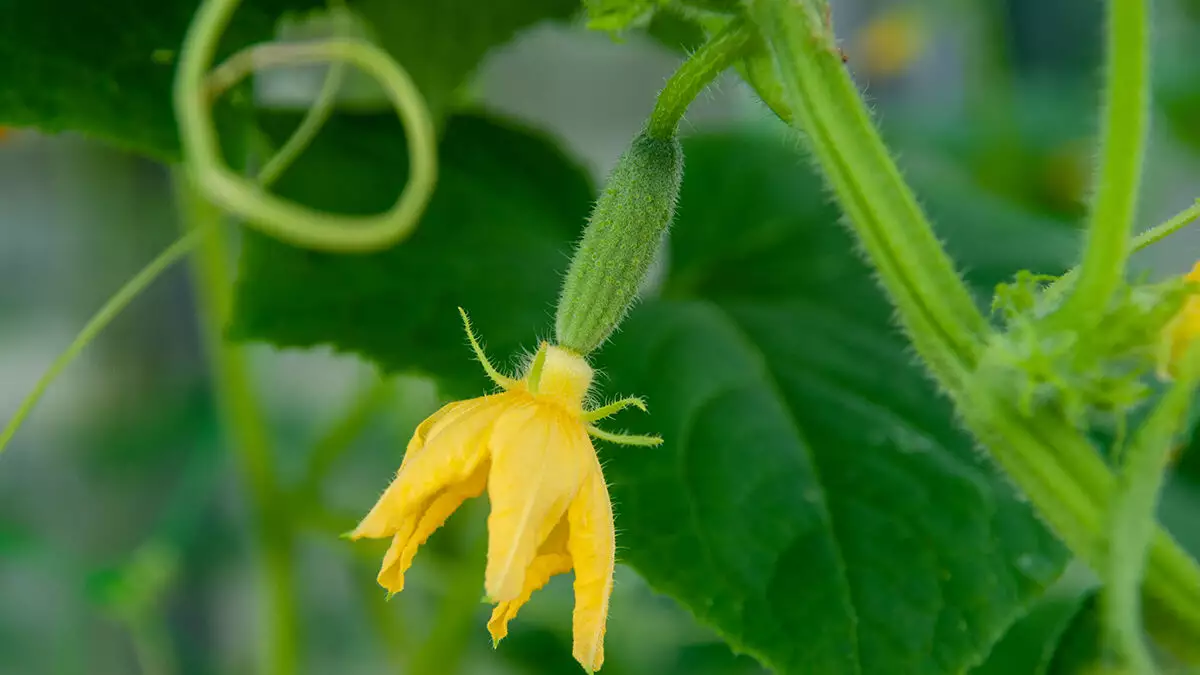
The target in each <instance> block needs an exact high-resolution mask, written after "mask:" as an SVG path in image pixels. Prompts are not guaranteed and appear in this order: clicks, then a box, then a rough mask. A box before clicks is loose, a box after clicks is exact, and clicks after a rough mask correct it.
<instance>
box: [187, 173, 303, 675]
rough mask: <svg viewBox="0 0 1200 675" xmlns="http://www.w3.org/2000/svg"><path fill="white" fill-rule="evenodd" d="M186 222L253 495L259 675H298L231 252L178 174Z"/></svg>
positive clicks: (271, 473) (288, 586) (280, 536)
mask: <svg viewBox="0 0 1200 675" xmlns="http://www.w3.org/2000/svg"><path fill="white" fill-rule="evenodd" d="M175 187H176V191H177V194H178V196H179V203H180V210H181V216H182V219H183V222H184V223H185V226H186V228H187V229H188V230H190V231H195V232H199V233H200V237H201V241H200V246H199V248H198V249H197V251H196V255H195V256H194V264H193V270H194V272H193V274H194V277H195V284H196V293H197V299H198V303H199V305H200V316H201V320H202V326H203V331H204V338H205V345H206V348H207V351H208V357H209V362H210V364H211V367H212V369H213V373H214V376H215V383H214V384H215V387H216V393H217V400H218V403H219V405H220V410H221V414H222V418H223V420H224V424H225V426H226V428H227V430H228V432H229V434H230V436H231V441H232V445H233V449H234V451H235V453H236V457H237V459H238V461H239V464H240V468H241V472H242V476H243V479H244V480H245V481H246V483H247V488H248V493H249V495H250V501H251V509H252V512H253V517H254V523H255V528H256V529H257V530H258V535H259V539H260V542H261V546H262V550H261V551H260V552H259V556H258V561H259V564H260V570H259V575H260V581H261V583H262V593H263V595H264V600H265V602H264V603H263V605H262V606H263V608H264V609H265V615H264V616H263V617H262V619H263V622H264V630H263V634H264V636H265V639H264V642H265V643H266V645H267V649H266V650H264V663H263V664H262V667H261V668H259V669H258V672H261V673H265V674H266V675H292V674H293V673H295V672H296V671H297V645H298V643H297V631H298V626H297V621H296V619H297V613H296V603H295V594H294V588H295V570H294V568H293V565H292V535H291V531H290V528H289V527H288V524H287V522H286V519H285V518H284V514H283V513H281V511H280V508H281V507H282V506H283V504H284V500H283V499H282V497H283V495H281V494H280V491H279V489H278V487H277V485H276V482H275V469H274V467H273V460H272V456H271V454H272V453H271V448H270V442H269V437H268V434H267V429H266V423H265V422H264V415H263V412H262V410H261V408H260V406H259V403H258V399H257V398H256V396H255V394H254V391H253V387H252V384H251V381H250V372H249V368H248V366H247V363H246V358H245V354H244V352H243V351H242V350H241V348H239V347H237V346H234V345H232V344H230V343H228V342H226V341H225V340H224V339H223V336H222V327H223V326H224V325H225V322H226V320H227V318H228V317H229V314H230V306H231V303H230V296H229V287H230V279H231V275H230V272H229V264H228V260H227V258H226V256H227V255H228V250H227V248H226V246H225V241H224V230H223V228H222V227H221V220H222V214H221V211H220V210H219V209H217V208H216V207H215V206H213V205H212V204H210V203H209V202H208V201H207V200H206V199H204V198H203V197H202V196H200V195H199V194H197V193H196V192H195V190H194V189H193V187H192V182H191V181H190V180H189V179H188V178H187V177H186V176H185V175H183V174H182V173H181V172H178V171H177V172H176V173H175Z"/></svg>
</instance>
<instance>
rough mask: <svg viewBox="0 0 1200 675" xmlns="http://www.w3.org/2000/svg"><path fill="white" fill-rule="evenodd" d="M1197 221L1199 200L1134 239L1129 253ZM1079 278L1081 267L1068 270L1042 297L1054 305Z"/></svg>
mask: <svg viewBox="0 0 1200 675" xmlns="http://www.w3.org/2000/svg"><path fill="white" fill-rule="evenodd" d="M1197 219H1200V200H1197V201H1196V203H1195V204H1192V205H1191V206H1189V207H1188V208H1186V209H1184V210H1182V211H1180V212H1179V213H1177V214H1175V215H1174V216H1172V217H1171V218H1170V220H1167V221H1166V222H1165V223H1159V224H1158V225H1155V226H1154V227H1152V228H1150V229H1148V230H1146V231H1145V232H1142V233H1141V234H1139V235H1138V236H1136V237H1134V238H1133V241H1132V242H1131V243H1130V251H1129V252H1130V253H1137V252H1138V251H1141V250H1142V249H1144V248H1148V247H1150V246H1153V245H1154V244H1157V243H1158V242H1160V241H1162V240H1163V239H1166V238H1167V237H1169V236H1171V235H1173V234H1175V233H1176V232H1178V231H1180V230H1182V229H1183V228H1185V227H1187V226H1188V225H1190V224H1191V223H1192V221H1195V220H1197ZM1078 276H1079V267H1072V268H1071V269H1069V270H1067V272H1066V273H1065V274H1063V275H1062V276H1061V277H1059V278H1057V279H1055V280H1054V282H1053V283H1051V284H1050V285H1049V286H1047V287H1046V290H1045V292H1044V293H1043V296H1042V297H1043V298H1044V299H1045V300H1046V301H1047V302H1048V303H1049V304H1051V305H1053V304H1054V302H1055V298H1056V297H1058V296H1061V295H1062V294H1063V293H1066V292H1067V289H1069V288H1071V286H1072V284H1074V283H1075V280H1076V278H1077V277H1078Z"/></svg>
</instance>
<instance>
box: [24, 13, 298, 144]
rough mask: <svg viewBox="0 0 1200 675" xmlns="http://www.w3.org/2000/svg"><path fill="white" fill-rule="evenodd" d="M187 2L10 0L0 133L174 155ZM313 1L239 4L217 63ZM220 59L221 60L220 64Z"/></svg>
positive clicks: (269, 33) (190, 14)
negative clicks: (175, 92)
mask: <svg viewBox="0 0 1200 675" xmlns="http://www.w3.org/2000/svg"><path fill="white" fill-rule="evenodd" d="M197 4H198V3H197V2H196V1H195V0H155V1H154V2H145V1H143V0H107V1H106V2H91V1H89V0H47V1H43V0H9V2H6V3H4V6H3V8H2V11H0V82H4V87H3V89H2V90H0V125H7V126H15V127H35V128H37V129H40V130H42V131H46V132H59V131H79V132H83V133H85V134H88V135H90V136H95V137H97V138H100V139H102V140H105V141H108V142H110V143H113V144H114V145H117V146H120V147H122V148H126V149H129V150H133V151H136V152H139V153H142V154H146V155H149V156H152V157H155V158H157V159H174V158H176V156H177V155H178V152H179V146H178V139H177V136H176V131H175V117H174V112H173V111H172V108H171V84H172V79H173V78H174V74H175V59H176V56H177V51H178V49H179V46H180V43H181V42H182V40H183V34H184V31H185V30H186V29H187V26H188V23H189V22H190V21H191V17H192V12H194V11H195V9H196V6H197ZM318 4H320V3H319V2H317V1H316V0H250V1H248V2H244V3H242V6H241V7H240V9H239V11H238V13H237V16H236V17H235V18H234V21H233V23H232V24H231V26H230V28H229V31H228V32H227V33H226V35H225V39H224V41H223V43H222V44H223V48H222V50H221V53H222V54H228V53H230V52H232V51H233V50H234V49H236V48H238V47H242V46H244V45H248V44H250V43H252V42H258V41H261V40H264V39H267V38H269V37H270V36H271V33H272V30H273V27H274V24H275V20H276V18H277V17H278V16H279V15H280V14H281V13H283V12H285V11H288V10H291V9H298V8H307V7H312V6H315V5H318ZM218 58H220V57H218Z"/></svg>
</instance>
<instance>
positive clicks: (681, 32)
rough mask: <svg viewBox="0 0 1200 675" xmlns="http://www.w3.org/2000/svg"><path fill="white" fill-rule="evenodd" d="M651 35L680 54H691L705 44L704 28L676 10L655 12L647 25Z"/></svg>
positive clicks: (647, 30)
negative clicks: (675, 11)
mask: <svg viewBox="0 0 1200 675" xmlns="http://www.w3.org/2000/svg"><path fill="white" fill-rule="evenodd" d="M646 32H647V33H649V34H650V37H652V38H654V39H655V40H657V41H658V43H659V44H661V45H662V46H664V47H666V48H667V49H670V50H671V51H673V52H678V53H679V54H691V53H692V52H694V51H696V50H697V49H699V48H700V46H701V45H703V44H704V41H705V40H706V39H707V37H706V36H705V35H704V29H702V28H700V27H699V26H697V25H696V24H694V23H692V22H691V21H689V20H687V19H685V18H683V17H681V16H679V15H678V14H676V13H674V12H655V13H654V16H653V17H652V18H651V19H650V25H648V26H647V27H646Z"/></svg>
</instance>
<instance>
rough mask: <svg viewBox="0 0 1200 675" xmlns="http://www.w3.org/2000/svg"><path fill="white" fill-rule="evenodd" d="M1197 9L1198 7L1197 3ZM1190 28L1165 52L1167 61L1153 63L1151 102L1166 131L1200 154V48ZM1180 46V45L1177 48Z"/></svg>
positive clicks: (1199, 28)
mask: <svg viewBox="0 0 1200 675" xmlns="http://www.w3.org/2000/svg"><path fill="white" fill-rule="evenodd" d="M1196 5H1197V6H1198V7H1200V2H1197V3H1196ZM1198 30H1200V27H1198V28H1193V29H1192V30H1191V31H1190V32H1189V33H1188V34H1187V35H1188V37H1186V38H1185V39H1184V40H1176V41H1175V42H1174V43H1170V44H1169V46H1168V47H1167V48H1166V49H1165V51H1167V54H1166V55H1165V56H1166V58H1161V59H1158V60H1156V61H1155V65H1156V72H1155V75H1156V77H1155V82H1156V84H1157V86H1156V87H1155V90H1154V98H1155V101H1156V102H1157V103H1158V105H1159V106H1160V107H1161V108H1162V111H1163V113H1164V114H1163V117H1165V118H1166V121H1167V125H1168V127H1169V128H1170V129H1171V130H1172V131H1173V132H1174V133H1175V136H1176V137H1178V138H1179V140H1181V141H1183V142H1185V143H1187V144H1189V145H1191V146H1192V149H1193V150H1200V45H1197V44H1196V38H1195V35H1196V32H1197V31H1198ZM1180 43H1181V44H1180Z"/></svg>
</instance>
